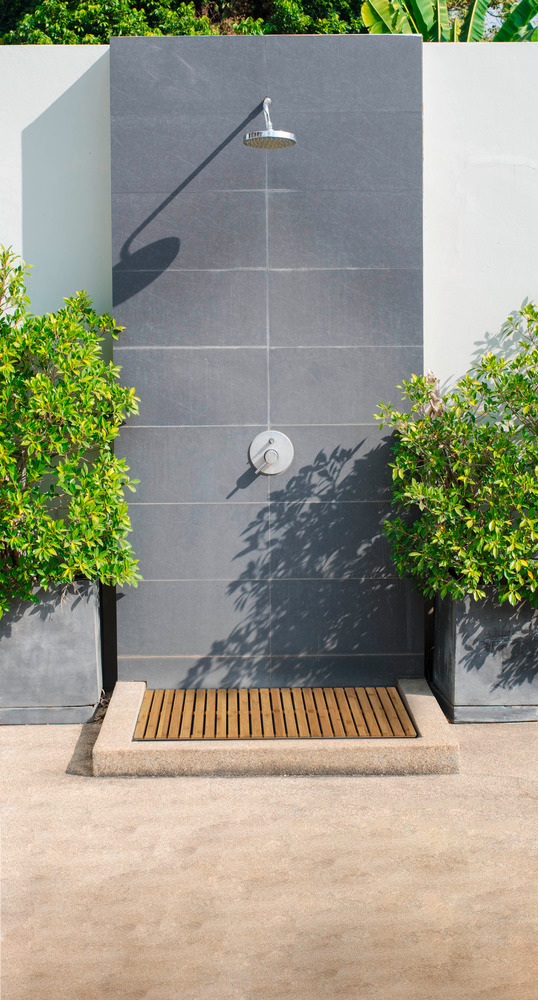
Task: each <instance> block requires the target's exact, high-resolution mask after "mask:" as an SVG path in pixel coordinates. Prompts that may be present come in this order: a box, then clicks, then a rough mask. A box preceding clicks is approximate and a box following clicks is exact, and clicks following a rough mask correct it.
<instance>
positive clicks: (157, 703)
mask: <svg viewBox="0 0 538 1000" xmlns="http://www.w3.org/2000/svg"><path fill="white" fill-rule="evenodd" d="M416 735H417V734H416V731H415V727H414V725H413V721H412V719H411V717H410V715H409V713H408V711H407V708H406V706H405V704H404V702H403V701H402V699H401V697H400V695H399V693H398V691H397V690H396V688H395V687H367V688H351V687H347V688H332V687H330V688H321V687H317V688H270V689H269V688H240V689H237V688H229V689H225V688H219V689H218V690H215V689H214V688H211V689H209V690H207V691H206V690H203V689H200V690H194V689H192V688H191V689H188V690H179V691H174V690H167V691H164V690H158V691H152V690H147V691H146V692H145V694H144V698H143V701H142V705H141V707H140V712H139V716H138V719H137V722H136V727H135V732H134V735H133V739H137V740H140V739H144V740H166V739H180V740H190V739H192V740H201V739H258V740H259V739H310V738H320V737H322V738H323V739H330V738H336V739H341V738H356V737H357V736H359V737H360V738H363V739H364V738H370V737H376V738H380V737H384V738H391V737H392V738H394V737H396V738H398V739H403V738H408V737H416Z"/></svg>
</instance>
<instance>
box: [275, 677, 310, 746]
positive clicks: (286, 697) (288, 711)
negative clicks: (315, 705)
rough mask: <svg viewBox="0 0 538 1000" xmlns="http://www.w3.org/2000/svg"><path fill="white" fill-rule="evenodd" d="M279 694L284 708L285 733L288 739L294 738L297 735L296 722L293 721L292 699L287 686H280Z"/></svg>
mask: <svg viewBox="0 0 538 1000" xmlns="http://www.w3.org/2000/svg"><path fill="white" fill-rule="evenodd" d="M280 694H281V697H282V707H283V709H284V722H285V723H286V733H287V735H288V739H295V738H296V737H297V736H298V735H299V732H298V729H297V723H296V721H295V712H294V710H293V699H292V697H291V691H290V689H289V688H281V689H280ZM305 721H306V720H305Z"/></svg>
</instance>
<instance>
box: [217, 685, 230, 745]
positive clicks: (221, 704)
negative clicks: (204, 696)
mask: <svg viewBox="0 0 538 1000" xmlns="http://www.w3.org/2000/svg"><path fill="white" fill-rule="evenodd" d="M226 701H227V699H226V688H219V689H218V691H217V720H216V721H217V724H216V726H215V737H216V739H217V740H225V739H226V736H227V735H228V729H227V723H228V712H227V704H226Z"/></svg>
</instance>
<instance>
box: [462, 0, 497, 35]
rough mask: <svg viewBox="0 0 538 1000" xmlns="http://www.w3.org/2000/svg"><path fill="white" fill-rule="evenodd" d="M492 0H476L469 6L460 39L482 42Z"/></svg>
mask: <svg viewBox="0 0 538 1000" xmlns="http://www.w3.org/2000/svg"><path fill="white" fill-rule="evenodd" d="M490 3H491V0H475V2H474V3H473V4H472V5H471V6H470V7H469V10H468V11H467V15H466V17H465V20H464V22H463V25H462V28H461V32H460V40H461V41H462V42H480V41H481V40H482V38H483V37H484V18H485V16H486V11H487V9H488V7H489V5H490Z"/></svg>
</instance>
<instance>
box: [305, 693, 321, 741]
mask: <svg viewBox="0 0 538 1000" xmlns="http://www.w3.org/2000/svg"><path fill="white" fill-rule="evenodd" d="M303 700H304V707H305V712H306V717H307V719H308V728H309V730H310V735H311V736H313V737H317V736H321V729H320V725H319V719H318V713H317V711H316V706H315V703H314V697H313V695H312V688H303Z"/></svg>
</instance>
